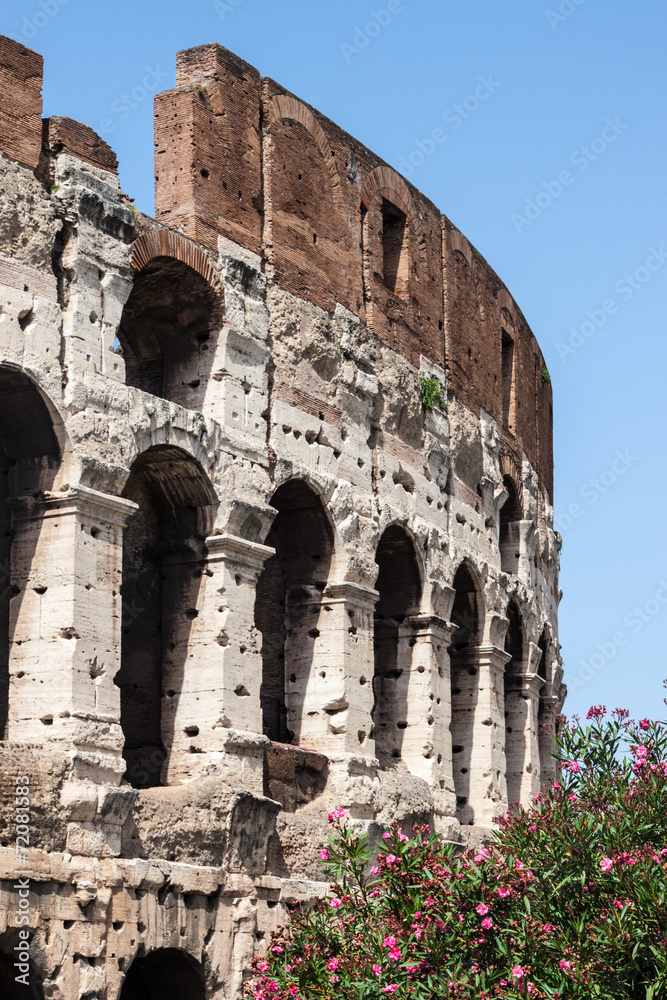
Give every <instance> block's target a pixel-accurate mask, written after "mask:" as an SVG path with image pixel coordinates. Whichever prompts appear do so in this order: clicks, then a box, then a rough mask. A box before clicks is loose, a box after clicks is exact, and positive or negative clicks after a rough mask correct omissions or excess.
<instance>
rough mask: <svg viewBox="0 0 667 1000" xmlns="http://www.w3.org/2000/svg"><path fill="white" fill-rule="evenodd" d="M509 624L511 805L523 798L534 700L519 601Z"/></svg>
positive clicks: (508, 769) (507, 709)
mask: <svg viewBox="0 0 667 1000" xmlns="http://www.w3.org/2000/svg"><path fill="white" fill-rule="evenodd" d="M507 617H508V619H509V625H508V627H507V635H506V637H505V651H506V652H507V653H509V654H510V659H509V661H508V662H507V664H506V665H505V676H504V691H505V777H506V781H507V803H508V805H509V806H512V805H515V804H516V803H517V802H520V801H521V786H522V782H523V773H524V768H525V766H526V758H527V753H528V745H527V740H528V739H529V733H530V723H531V719H530V712H531V702H530V699H529V698H527V697H524V693H523V675H524V648H525V643H524V629H523V619H522V617H521V612H520V611H519V607H518V605H517V603H516V601H514V600H512V601H510V603H509V604H508V606H507Z"/></svg>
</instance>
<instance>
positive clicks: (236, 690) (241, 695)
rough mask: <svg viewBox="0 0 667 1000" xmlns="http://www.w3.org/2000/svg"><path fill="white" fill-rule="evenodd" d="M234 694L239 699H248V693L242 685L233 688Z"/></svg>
mask: <svg viewBox="0 0 667 1000" xmlns="http://www.w3.org/2000/svg"><path fill="white" fill-rule="evenodd" d="M234 694H235V695H238V697H239V698H249V697H250V692H249V691H248V689H247V688H246V687H244V685H243V684H239V686H238V687H236V688H234Z"/></svg>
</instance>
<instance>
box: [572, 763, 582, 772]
mask: <svg viewBox="0 0 667 1000" xmlns="http://www.w3.org/2000/svg"><path fill="white" fill-rule="evenodd" d="M580 770H581V768H580V766H579V764H577V762H576V761H574V762H573V763H572V764H570V771H572V774H579V771H580Z"/></svg>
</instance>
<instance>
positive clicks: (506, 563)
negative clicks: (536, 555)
mask: <svg viewBox="0 0 667 1000" xmlns="http://www.w3.org/2000/svg"><path fill="white" fill-rule="evenodd" d="M503 486H504V488H505V489H506V490H507V492H508V493H509V496H508V498H507V500H506V501H505V503H504V504H503V506H502V507H501V508H500V538H499V544H500V568H501V569H502V571H503V573H518V572H519V558H520V555H521V550H520V545H521V535H520V527H519V522H520V521H521V519H522V516H523V511H522V509H521V498H520V496H519V490H518V489H517V485H516V483H515V482H514V480H513V479H512V477H511V476H503Z"/></svg>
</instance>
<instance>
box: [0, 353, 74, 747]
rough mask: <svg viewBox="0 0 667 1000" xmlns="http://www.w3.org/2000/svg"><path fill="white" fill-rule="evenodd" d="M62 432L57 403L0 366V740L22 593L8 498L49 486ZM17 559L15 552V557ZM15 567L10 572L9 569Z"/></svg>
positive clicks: (30, 544)
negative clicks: (14, 624)
mask: <svg viewBox="0 0 667 1000" xmlns="http://www.w3.org/2000/svg"><path fill="white" fill-rule="evenodd" d="M65 440H66V438H65V432H64V428H63V424H62V421H61V419H60V416H59V415H58V413H57V410H56V407H55V406H54V405H53V403H52V402H51V401H50V400H49V399H48V397H46V395H45V393H44V392H43V391H42V390H41V389H40V388H39V387H38V386H37V384H36V383H35V382H33V381H32V380H31V379H30V378H29V377H28V376H27V375H26V374H25V373H24V372H23V371H21V370H20V369H17V368H10V367H8V366H4V365H1V366H0V739H2V738H4V737H5V735H6V729H7V721H8V714H9V663H10V654H11V646H12V636H11V634H10V606H11V604H12V602H13V601H15V602H17V606H16V607H15V608H14V618H16V616H17V613H18V611H20V605H21V601H22V598H23V594H22V592H21V590H20V589H18V588H17V587H16V586H15V583H14V582H13V576H15V575H16V570H17V566H16V565H14V566H12V546H13V540H14V527H13V523H12V514H11V506H10V503H9V501H10V498H11V497H17V496H39V495H40V494H42V493H44V492H48V491H50V490H51V489H52V488H53V485H54V482H55V478H56V475H57V474H58V471H59V469H60V465H61V455H62V451H63V449H64V446H65ZM37 540H38V535H37V534H31V535H30V536H26V538H25V539H24V540H23V544H22V546H21V561H22V567H21V568H22V570H23V571H24V573H26V574H27V571H28V570H29V568H30V565H31V564H32V559H33V557H34V554H35V547H36V544H37ZM14 558H16V557H14ZM13 571H14V573H13Z"/></svg>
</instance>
